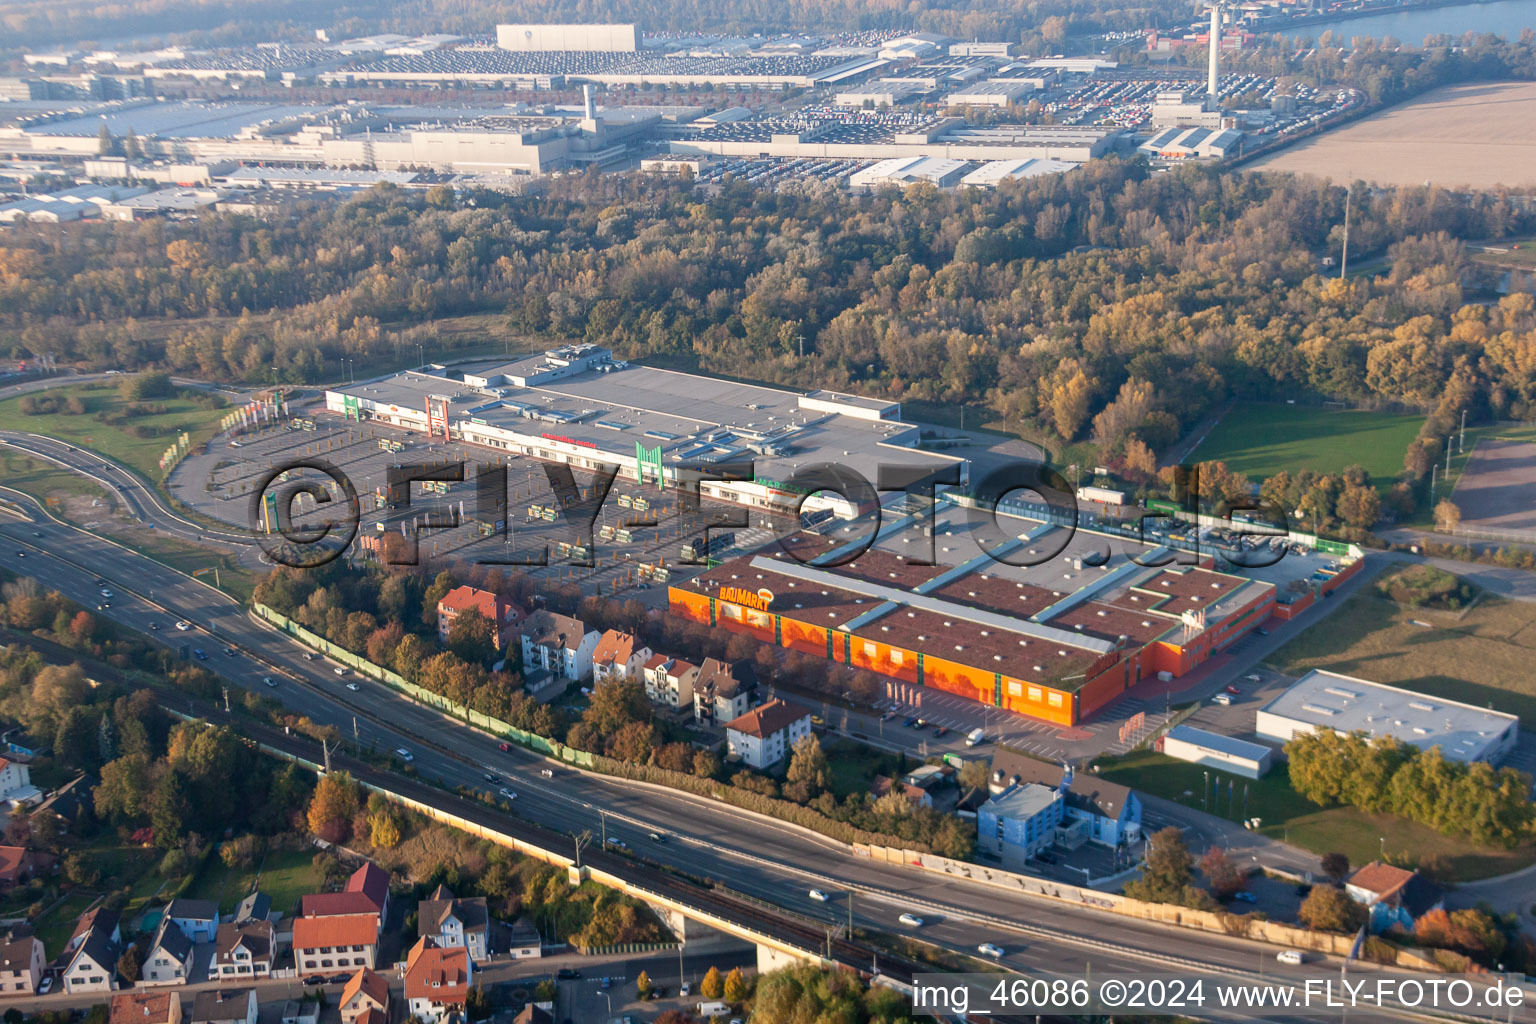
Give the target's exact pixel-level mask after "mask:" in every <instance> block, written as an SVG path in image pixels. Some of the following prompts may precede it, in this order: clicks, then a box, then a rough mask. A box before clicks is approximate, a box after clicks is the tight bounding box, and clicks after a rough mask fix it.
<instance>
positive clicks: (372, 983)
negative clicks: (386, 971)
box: [341, 967, 389, 1024]
mask: <svg viewBox="0 0 1536 1024" xmlns="http://www.w3.org/2000/svg"><path fill="white" fill-rule="evenodd" d="M370 1012H376V1013H380V1014H382V1015H383V1017H384V1019H385V1020H386V1021H387V1020H388V1019H389V979H387V978H385V977H384V975H382V974H377V973H375V972H373V971H370V970H368V969H367V968H366V967H365V968H363V969H362V970H360V971H358V972H357V973H356V974H354V975H352V977H351V978H350V979H348V981H347V986H346V988H344V989H342V990H341V1024H359V1022H360V1020H361V1018H362V1017H363V1016H365V1015H366V1014H368V1013H370Z"/></svg>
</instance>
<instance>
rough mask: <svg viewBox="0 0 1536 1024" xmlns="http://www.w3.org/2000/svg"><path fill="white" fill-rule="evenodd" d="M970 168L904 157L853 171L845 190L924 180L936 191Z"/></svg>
mask: <svg viewBox="0 0 1536 1024" xmlns="http://www.w3.org/2000/svg"><path fill="white" fill-rule="evenodd" d="M970 167H971V165H970V164H969V163H967V162H966V161H964V160H943V159H940V158H938V157H931V156H906V157H898V158H897V159H895V160H882V161H880V162H879V163H877V164H875V165H874V166H872V167H866V168H864V169H863V170H862V171H856V172H854V173H853V174H852V175H851V176H849V178H848V187H849V188H855V189H861V188H862V189H874V188H880V187H882V186H885V185H897V186H901V185H910V184H912V183H913V182H918V181H926V182H928V183H929V184H931V185H936V186H937V187H939V188H948V187H950V186H951V185H955V184H957V183H958V182H959V181H960V179H961V177H962V176H963V175H964V174H965V172H966V171H968V170H969V169H970Z"/></svg>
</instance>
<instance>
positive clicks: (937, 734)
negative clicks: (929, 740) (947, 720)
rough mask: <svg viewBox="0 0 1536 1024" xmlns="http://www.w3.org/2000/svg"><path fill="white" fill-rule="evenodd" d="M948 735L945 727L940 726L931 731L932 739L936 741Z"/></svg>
mask: <svg viewBox="0 0 1536 1024" xmlns="http://www.w3.org/2000/svg"><path fill="white" fill-rule="evenodd" d="M948 735H949V729H948V727H946V726H942V725H941V726H939V727H938V728H937V729H935V730H933V738H934V739H936V740H937V739H943V738H944V737H945V736H948Z"/></svg>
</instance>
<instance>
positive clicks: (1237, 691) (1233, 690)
mask: <svg viewBox="0 0 1536 1024" xmlns="http://www.w3.org/2000/svg"><path fill="white" fill-rule="evenodd" d="M1225 689H1226V691H1227V692H1228V693H1230V694H1231V695H1232V696H1234V697H1236V696H1237V695H1238V694H1240V693H1242V692H1243V691H1242V690H1240V689H1238V688H1237V687H1235V686H1233V685H1232V684H1231V683H1228V684H1227V685H1226V687H1225Z"/></svg>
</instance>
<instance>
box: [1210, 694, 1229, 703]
mask: <svg viewBox="0 0 1536 1024" xmlns="http://www.w3.org/2000/svg"><path fill="white" fill-rule="evenodd" d="M1211 703H1212V704H1221V705H1224V706H1225V705H1229V704H1231V703H1232V695H1231V694H1227V693H1218V694H1217V695H1216V696H1214V697H1212V698H1211Z"/></svg>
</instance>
